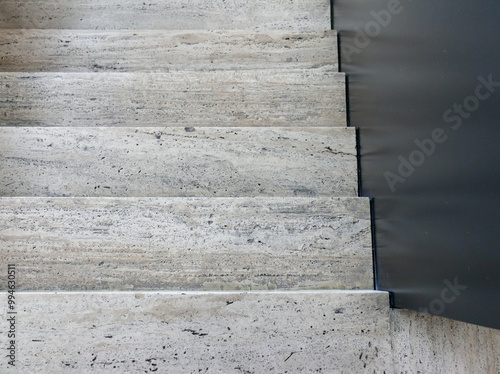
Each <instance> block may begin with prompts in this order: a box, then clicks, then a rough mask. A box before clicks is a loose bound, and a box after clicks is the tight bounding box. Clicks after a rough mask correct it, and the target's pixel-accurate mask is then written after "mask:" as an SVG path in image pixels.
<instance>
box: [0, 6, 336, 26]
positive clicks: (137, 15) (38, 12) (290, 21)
mask: <svg viewBox="0 0 500 374" xmlns="http://www.w3.org/2000/svg"><path fill="white" fill-rule="evenodd" d="M330 26H331V21H330V1H326V0H291V1H286V2H284V1H282V0H272V1H270V0H254V1H250V2H241V1H236V0H213V1H210V2H206V1H192V0H169V1H156V2H149V3H145V2H141V1H139V2H138V1H132V0H106V1H92V2H88V1H80V0H69V1H51V2H47V1H45V0H24V1H18V0H2V2H1V4H0V28H4V29H16V28H19V29H75V30H80V29H90V30H94V29H108V30H109V29H138V30H141V29H148V30H151V29H158V30H167V29H168V30H216V29H224V30H242V29H251V30H260V29H262V30H280V29H281V30H290V29H297V30H301V31H308V30H314V31H316V30H328V29H330Z"/></svg>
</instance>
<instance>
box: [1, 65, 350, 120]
mask: <svg viewBox="0 0 500 374" xmlns="http://www.w3.org/2000/svg"><path fill="white" fill-rule="evenodd" d="M345 108H346V106H345V76H344V74H343V73H335V72H331V71H327V70H323V69H320V70H319V71H318V70H288V69H280V70H272V69H266V70H258V71H213V72H194V71H191V72H178V71H175V72H170V73H33V74H30V73H0V125H3V126H159V127H165V126H345V125H346V113H345Z"/></svg>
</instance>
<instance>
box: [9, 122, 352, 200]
mask: <svg viewBox="0 0 500 374" xmlns="http://www.w3.org/2000/svg"><path fill="white" fill-rule="evenodd" d="M355 144H356V139H355V132H354V129H352V128H343V129H342V128H326V127H317V128H315V127H310V128H216V127H206V128H192V127H188V128H178V127H172V128H164V129H160V128H146V127H141V128H129V127H113V128H110V127H99V128H89V127H77V128H73V127H3V128H0V195H1V196H213V197H217V196H234V197H237V196H357V182H356V181H357V178H356V177H357V172H356V169H357V163H356V146H355Z"/></svg>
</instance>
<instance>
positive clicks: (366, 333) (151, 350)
mask: <svg viewBox="0 0 500 374" xmlns="http://www.w3.org/2000/svg"><path fill="white" fill-rule="evenodd" d="M0 296H1V297H2V299H5V296H6V295H5V293H1V294H0ZM17 298H18V307H19V309H18V310H19V314H18V316H17V318H18V323H19V335H18V350H17V356H18V358H19V361H18V364H19V366H18V370H19V371H18V373H23V374H24V373H68V372H69V373H90V372H91V373H110V372H111V373H114V372H117V373H145V372H147V373H149V372H157V373H274V372H275V373H328V374H341V373H356V374H358V373H366V374H373V373H386V374H392V362H391V345H390V334H389V318H388V312H389V310H388V295H387V294H386V293H384V292H373V291H372V292H369V291H366V292H338V291H337V292H331V291H323V292H300V293H290V292H270V293H246V294H245V293H204V294H200V293H187V294H180V293H164V292H162V293H149V292H148V293H129V292H127V293H110V292H106V293H59V294H53V293H19V294H18V295H17ZM1 323H2V326H3V325H4V324H5V323H6V321H5V319H2V320H1ZM0 365H2V366H1V369H2V372H4V371H3V370H5V366H6V360H5V359H3V360H1V361H0ZM5 372H11V371H5Z"/></svg>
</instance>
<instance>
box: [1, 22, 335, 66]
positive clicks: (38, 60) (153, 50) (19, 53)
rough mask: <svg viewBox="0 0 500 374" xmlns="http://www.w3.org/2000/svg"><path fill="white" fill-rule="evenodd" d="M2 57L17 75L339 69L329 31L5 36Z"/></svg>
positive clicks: (9, 32) (92, 32)
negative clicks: (329, 67)
mask: <svg viewBox="0 0 500 374" xmlns="http://www.w3.org/2000/svg"><path fill="white" fill-rule="evenodd" d="M0 56H1V57H0V71H12V72H14V71H21V72H38V71H40V72H42V71H46V72H48V71H52V72H102V71H111V72H112V71H153V72H165V71H169V70H170V71H171V70H224V69H226V70H228V69H234V70H243V69H269V68H277V67H282V68H287V69H289V68H297V67H300V68H311V67H320V66H324V65H333V68H334V69H335V70H337V69H338V67H337V60H338V58H337V33H336V32H335V31H330V30H328V31H319V32H311V33H293V32H287V31H263V32H260V33H256V32H253V31H196V30H192V31H175V30H172V31H171V30H161V31H157V30H117V31H113V30H107V31H99V30H2V31H1V32H0Z"/></svg>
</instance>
